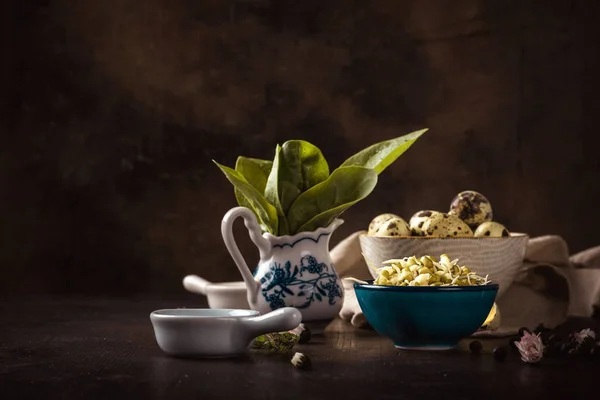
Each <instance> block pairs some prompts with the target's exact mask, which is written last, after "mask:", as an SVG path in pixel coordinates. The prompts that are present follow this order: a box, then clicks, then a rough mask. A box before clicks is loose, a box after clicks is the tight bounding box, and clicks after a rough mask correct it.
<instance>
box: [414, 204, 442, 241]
mask: <svg viewBox="0 0 600 400" xmlns="http://www.w3.org/2000/svg"><path fill="white" fill-rule="evenodd" d="M435 214H439V212H438V211H433V210H421V211H417V212H416V213H414V215H413V216H412V217H410V221H409V222H408V226H409V227H410V230H411V233H412V235H413V236H423V235H424V233H423V224H425V221H427V220H428V219H429V218H431V217H432V216H433V215H435Z"/></svg>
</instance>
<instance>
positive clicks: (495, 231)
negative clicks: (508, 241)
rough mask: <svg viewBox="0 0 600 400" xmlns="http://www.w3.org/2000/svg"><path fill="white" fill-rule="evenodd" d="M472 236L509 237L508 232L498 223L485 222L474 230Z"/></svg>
mask: <svg viewBox="0 0 600 400" xmlns="http://www.w3.org/2000/svg"><path fill="white" fill-rule="evenodd" d="M474 235H475V236H477V237H503V236H510V232H508V229H506V228H505V227H504V225H502V224H499V223H498V222H493V221H487V222H484V223H483V224H481V225H479V226H478V227H477V229H475V233H474Z"/></svg>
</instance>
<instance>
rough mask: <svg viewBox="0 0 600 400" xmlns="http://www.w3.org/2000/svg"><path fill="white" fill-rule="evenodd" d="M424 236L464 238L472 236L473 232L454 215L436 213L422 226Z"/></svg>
mask: <svg viewBox="0 0 600 400" xmlns="http://www.w3.org/2000/svg"><path fill="white" fill-rule="evenodd" d="M423 232H424V233H425V236H439V237H449V236H450V237H464V236H473V231H472V230H471V228H469V225H467V224H466V223H465V222H464V221H463V220H462V219H460V218H458V217H457V216H456V215H450V214H446V213H438V214H435V215H434V216H432V217H430V218H429V219H428V220H427V221H425V223H424V224H423Z"/></svg>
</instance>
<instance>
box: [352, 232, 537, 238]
mask: <svg viewBox="0 0 600 400" xmlns="http://www.w3.org/2000/svg"><path fill="white" fill-rule="evenodd" d="M361 236H367V237H369V238H382V239H394V240H396V239H411V240H433V239H440V240H465V239H467V240H473V239H475V240H510V239H521V238H528V237H529V234H527V233H521V232H511V233H510V236H500V237H489V236H375V235H368V234H367V233H366V232H365V233H361Z"/></svg>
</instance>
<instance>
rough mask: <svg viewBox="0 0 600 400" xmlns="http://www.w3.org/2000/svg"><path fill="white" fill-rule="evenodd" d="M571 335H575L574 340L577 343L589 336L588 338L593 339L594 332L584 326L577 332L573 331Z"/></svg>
mask: <svg viewBox="0 0 600 400" xmlns="http://www.w3.org/2000/svg"><path fill="white" fill-rule="evenodd" d="M573 336H574V337H575V341H576V342H577V344H581V343H583V342H584V341H585V339H586V338H587V337H590V338H592V340H595V339H596V332H594V331H593V330H591V329H590V328H586V329H582V330H580V331H579V332H575V333H574V334H573Z"/></svg>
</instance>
